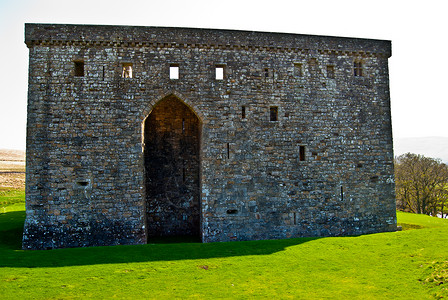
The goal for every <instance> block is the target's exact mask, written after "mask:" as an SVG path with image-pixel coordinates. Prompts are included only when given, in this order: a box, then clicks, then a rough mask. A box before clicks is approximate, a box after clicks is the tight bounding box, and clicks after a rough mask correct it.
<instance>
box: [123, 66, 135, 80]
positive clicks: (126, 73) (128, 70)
mask: <svg viewBox="0 0 448 300" xmlns="http://www.w3.org/2000/svg"><path fill="white" fill-rule="evenodd" d="M121 77H123V78H132V77H133V75H132V64H131V63H123V67H122V72H121Z"/></svg>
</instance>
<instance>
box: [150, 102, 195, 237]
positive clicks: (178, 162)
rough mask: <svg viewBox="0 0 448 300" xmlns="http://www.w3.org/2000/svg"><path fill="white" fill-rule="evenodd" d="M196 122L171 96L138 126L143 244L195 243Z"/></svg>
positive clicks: (184, 107) (186, 108)
mask: <svg viewBox="0 0 448 300" xmlns="http://www.w3.org/2000/svg"><path fill="white" fill-rule="evenodd" d="M200 129H201V128H200V120H199V118H198V117H197V116H196V115H195V113H194V112H193V111H192V110H191V109H190V108H189V107H188V106H187V105H185V103H183V102H182V101H180V100H179V99H178V98H177V97H176V96H174V95H171V96H167V97H165V98H164V99H163V100H161V101H160V102H159V103H157V105H155V107H154V108H153V110H152V111H151V113H150V114H149V115H148V117H147V118H146V120H145V121H144V159H145V184H146V217H147V235H148V239H151V238H153V237H167V236H194V237H197V238H198V239H199V237H200V202H199V199H200V197H199V186H200V182H199V180H200V179H199V178H200V175H199V170H200V155H199V151H200Z"/></svg>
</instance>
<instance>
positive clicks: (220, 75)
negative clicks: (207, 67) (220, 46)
mask: <svg viewBox="0 0 448 300" xmlns="http://www.w3.org/2000/svg"><path fill="white" fill-rule="evenodd" d="M215 75H216V77H215V78H216V80H224V66H216V68H215Z"/></svg>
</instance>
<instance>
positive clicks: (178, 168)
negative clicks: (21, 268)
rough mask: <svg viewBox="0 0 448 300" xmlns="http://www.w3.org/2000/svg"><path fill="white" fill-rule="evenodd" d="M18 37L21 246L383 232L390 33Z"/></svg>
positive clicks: (93, 30) (85, 30) (90, 29)
mask: <svg viewBox="0 0 448 300" xmlns="http://www.w3.org/2000/svg"><path fill="white" fill-rule="evenodd" d="M25 42H26V44H27V46H28V48H29V51H30V67H29V92H28V124H27V188H26V193H27V196H26V201H27V204H26V205H27V218H26V222H25V229H24V239H23V246H24V248H25V249H47V248H60V247H76V246H95V245H115V244H138V243H145V242H146V241H147V239H148V237H151V236H158V235H170V234H195V235H200V238H201V239H202V241H203V242H213V241H231V240H251V239H271V238H289V237H299V236H339V235H354V234H366V233H373V232H380V231H390V230H395V228H396V217H395V197H394V178H393V150H392V130H391V116H390V100H389V79H388V58H389V57H390V55H391V52H390V51H391V50H390V42H388V41H378V40H367V39H351V38H338V37H323V36H308V35H295V34H280V33H260V32H245V31H226V30H206V29H188V28H157V27H128V26H86V25H49V24H26V28H25ZM175 69H177V70H178V72H179V75H178V77H177V78H176V76H175V75H173V74H172V75H170V70H171V71H175ZM217 70H218V71H219V70H223V73H224V74H223V79H217V77H216V72H217ZM131 73H132V74H131ZM170 77H171V78H170ZM158 111H159V112H158ZM163 116H165V117H163ZM170 116H171V117H170ZM157 119H158V120H157ZM170 119H171V120H172V122H170ZM150 124H152V125H150ZM191 124H193V125H191ZM151 126H152V128H153V129H150V128H151ZM187 128H188V129H187ZM168 129H169V130H168ZM168 131H171V137H168V138H158V137H157V136H160V134H162V133H163V132H168ZM187 131H188V132H190V131H191V132H192V133H189V134H188V135H187V136H184V133H185V132H187ZM181 145H184V146H181ZM151 147H152V148H151ZM170 147H171V148H172V149H176V150H175V151H172V150H169V148H170ZM149 149H153V150H154V152H151V151H149ZM145 168H146V171H145ZM148 168H149V170H148ZM170 173H171V176H170ZM156 178H157V179H156ZM176 199H177V200H176ZM180 199H184V200H180ZM185 199H186V200H185ZM190 199H191V200H190ZM179 201H180V202H179ZM175 207H177V209H174V210H173V208H175ZM156 211H157V214H158V215H157V214H155V212H156ZM167 216H170V217H167ZM182 222H184V223H182ZM194 224H196V225H194ZM195 226H196V227H195ZM197 227H199V228H197Z"/></svg>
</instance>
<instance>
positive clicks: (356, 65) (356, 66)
mask: <svg viewBox="0 0 448 300" xmlns="http://www.w3.org/2000/svg"><path fill="white" fill-rule="evenodd" d="M353 67H354V75H355V76H363V72H362V69H363V68H362V62H360V61H355V63H354V65H353Z"/></svg>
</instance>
